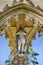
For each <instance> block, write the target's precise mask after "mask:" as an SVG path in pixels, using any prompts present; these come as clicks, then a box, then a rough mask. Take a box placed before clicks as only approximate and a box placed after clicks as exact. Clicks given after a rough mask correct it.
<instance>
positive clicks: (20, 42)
mask: <svg viewBox="0 0 43 65" xmlns="http://www.w3.org/2000/svg"><path fill="white" fill-rule="evenodd" d="M16 40H17V50H18V54H24V53H25V52H26V41H27V39H26V33H25V32H24V31H22V30H20V31H19V32H18V33H17V35H16Z"/></svg>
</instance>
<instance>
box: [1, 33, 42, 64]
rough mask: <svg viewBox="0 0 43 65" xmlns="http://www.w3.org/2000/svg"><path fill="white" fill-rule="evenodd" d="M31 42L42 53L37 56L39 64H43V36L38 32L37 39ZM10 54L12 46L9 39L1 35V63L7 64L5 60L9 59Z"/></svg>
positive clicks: (34, 48)
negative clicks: (9, 44)
mask: <svg viewBox="0 0 43 65" xmlns="http://www.w3.org/2000/svg"><path fill="white" fill-rule="evenodd" d="M31 43H32V48H33V50H34V51H36V52H38V53H39V54H40V55H39V56H38V57H37V59H38V62H39V65H43V36H41V37H39V36H38V33H37V34H36V39H35V40H32V42H31ZM9 54H10V47H9V46H8V41H7V40H6V38H5V37H4V35H3V36H2V37H1V36H0V65H5V60H6V59H8V56H9Z"/></svg>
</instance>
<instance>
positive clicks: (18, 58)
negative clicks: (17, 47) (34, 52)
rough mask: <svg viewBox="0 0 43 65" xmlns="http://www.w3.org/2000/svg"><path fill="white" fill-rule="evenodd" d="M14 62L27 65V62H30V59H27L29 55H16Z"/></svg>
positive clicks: (15, 64) (18, 64)
mask: <svg viewBox="0 0 43 65" xmlns="http://www.w3.org/2000/svg"><path fill="white" fill-rule="evenodd" d="M13 64H14V65H27V64H29V63H28V60H27V55H26V54H25V55H21V56H19V55H16V56H15V57H14V60H13Z"/></svg>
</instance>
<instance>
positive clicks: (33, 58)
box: [28, 47, 39, 65]
mask: <svg viewBox="0 0 43 65" xmlns="http://www.w3.org/2000/svg"><path fill="white" fill-rule="evenodd" d="M28 53H29V54H30V55H31V58H32V59H31V60H30V62H31V63H32V64H33V65H37V64H39V63H38V61H37V58H36V56H38V55H39V54H38V53H37V52H34V51H33V49H32V48H31V47H30V48H29V50H28Z"/></svg>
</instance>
